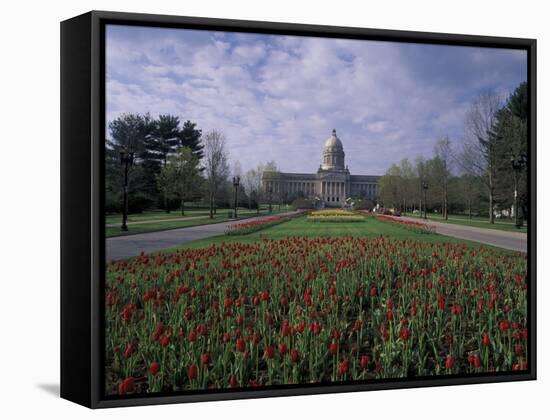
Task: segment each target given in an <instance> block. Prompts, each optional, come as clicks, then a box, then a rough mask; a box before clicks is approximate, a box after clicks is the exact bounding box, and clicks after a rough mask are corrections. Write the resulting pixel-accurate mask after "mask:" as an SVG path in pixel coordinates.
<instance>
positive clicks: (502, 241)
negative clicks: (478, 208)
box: [397, 217, 527, 252]
mask: <svg viewBox="0 0 550 420" xmlns="http://www.w3.org/2000/svg"><path fill="white" fill-rule="evenodd" d="M397 219H403V220H408V221H412V222H421V223H426V224H428V225H430V226H433V227H435V231H436V233H439V234H440V235H446V236H452V237H453V238H458V239H466V240H468V241H474V242H481V243H483V244H487V245H493V246H496V247H499V248H505V249H510V250H512V251H521V252H527V234H525V233H520V232H508V231H504V230H497V229H489V228H487V229H486V228H480V227H473V226H464V225H455V224H452V223H443V222H435V221H433V220H429V219H428V220H427V221H424V220H421V219H418V218H412V217H399V218H397Z"/></svg>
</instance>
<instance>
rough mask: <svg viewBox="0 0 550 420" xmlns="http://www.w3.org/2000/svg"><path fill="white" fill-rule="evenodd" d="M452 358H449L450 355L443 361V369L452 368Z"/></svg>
mask: <svg viewBox="0 0 550 420" xmlns="http://www.w3.org/2000/svg"><path fill="white" fill-rule="evenodd" d="M453 362H454V360H453V356H451V355H450V354H449V355H447V358H446V359H445V369H448V370H450V369H452V368H453Z"/></svg>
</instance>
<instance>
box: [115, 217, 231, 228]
mask: <svg viewBox="0 0 550 420" xmlns="http://www.w3.org/2000/svg"><path fill="white" fill-rule="evenodd" d="M208 217H209V216H208V215H204V216H181V217H172V218H168V219H149V220H137V221H135V222H126V224H127V225H128V226H129V225H147V224H151V223H163V222H181V221H185V220H196V219H207V218H208ZM216 217H224V216H222V215H221V214H216V215H214V218H216ZM120 223H121V222H117V223H107V224H106V225H105V227H119V226H120Z"/></svg>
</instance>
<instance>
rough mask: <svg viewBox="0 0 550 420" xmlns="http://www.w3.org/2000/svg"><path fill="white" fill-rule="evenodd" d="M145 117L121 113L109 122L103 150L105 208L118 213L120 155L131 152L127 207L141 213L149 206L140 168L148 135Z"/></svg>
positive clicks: (150, 197) (150, 196)
mask: <svg viewBox="0 0 550 420" xmlns="http://www.w3.org/2000/svg"><path fill="white" fill-rule="evenodd" d="M151 124H152V119H151V117H150V115H149V114H145V115H140V114H123V115H121V116H119V117H117V118H116V119H114V120H112V121H111V122H110V123H109V126H108V128H109V134H110V136H109V138H108V139H106V147H105V189H106V207H107V208H108V209H109V210H111V211H119V210H120V209H121V206H122V184H123V170H122V165H121V163H120V153H121V152H122V153H133V154H134V164H133V165H132V167H131V170H130V172H129V207H130V209H131V210H132V211H141V210H143V209H144V208H145V207H147V206H148V205H150V204H151V203H152V201H153V199H154V194H150V193H149V191H148V187H147V185H148V181H147V171H146V170H145V168H144V159H143V158H144V155H145V154H146V150H147V146H146V142H147V138H148V136H149V135H150V132H151Z"/></svg>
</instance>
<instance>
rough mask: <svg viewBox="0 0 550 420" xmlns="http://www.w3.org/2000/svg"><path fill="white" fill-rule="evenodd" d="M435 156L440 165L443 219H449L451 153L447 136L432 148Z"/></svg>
mask: <svg viewBox="0 0 550 420" xmlns="http://www.w3.org/2000/svg"><path fill="white" fill-rule="evenodd" d="M434 153H435V156H436V157H437V158H438V159H439V161H440V163H441V170H440V171H439V172H440V174H439V175H440V178H439V182H440V183H441V188H442V191H443V217H444V218H445V220H448V219H449V214H448V213H449V211H448V210H449V178H450V176H451V166H452V156H453V151H452V147H451V141H450V140H449V137H448V136H445V137H443V138H442V139H440V140H439V141H438V142H437V143H436V144H435V148H434Z"/></svg>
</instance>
